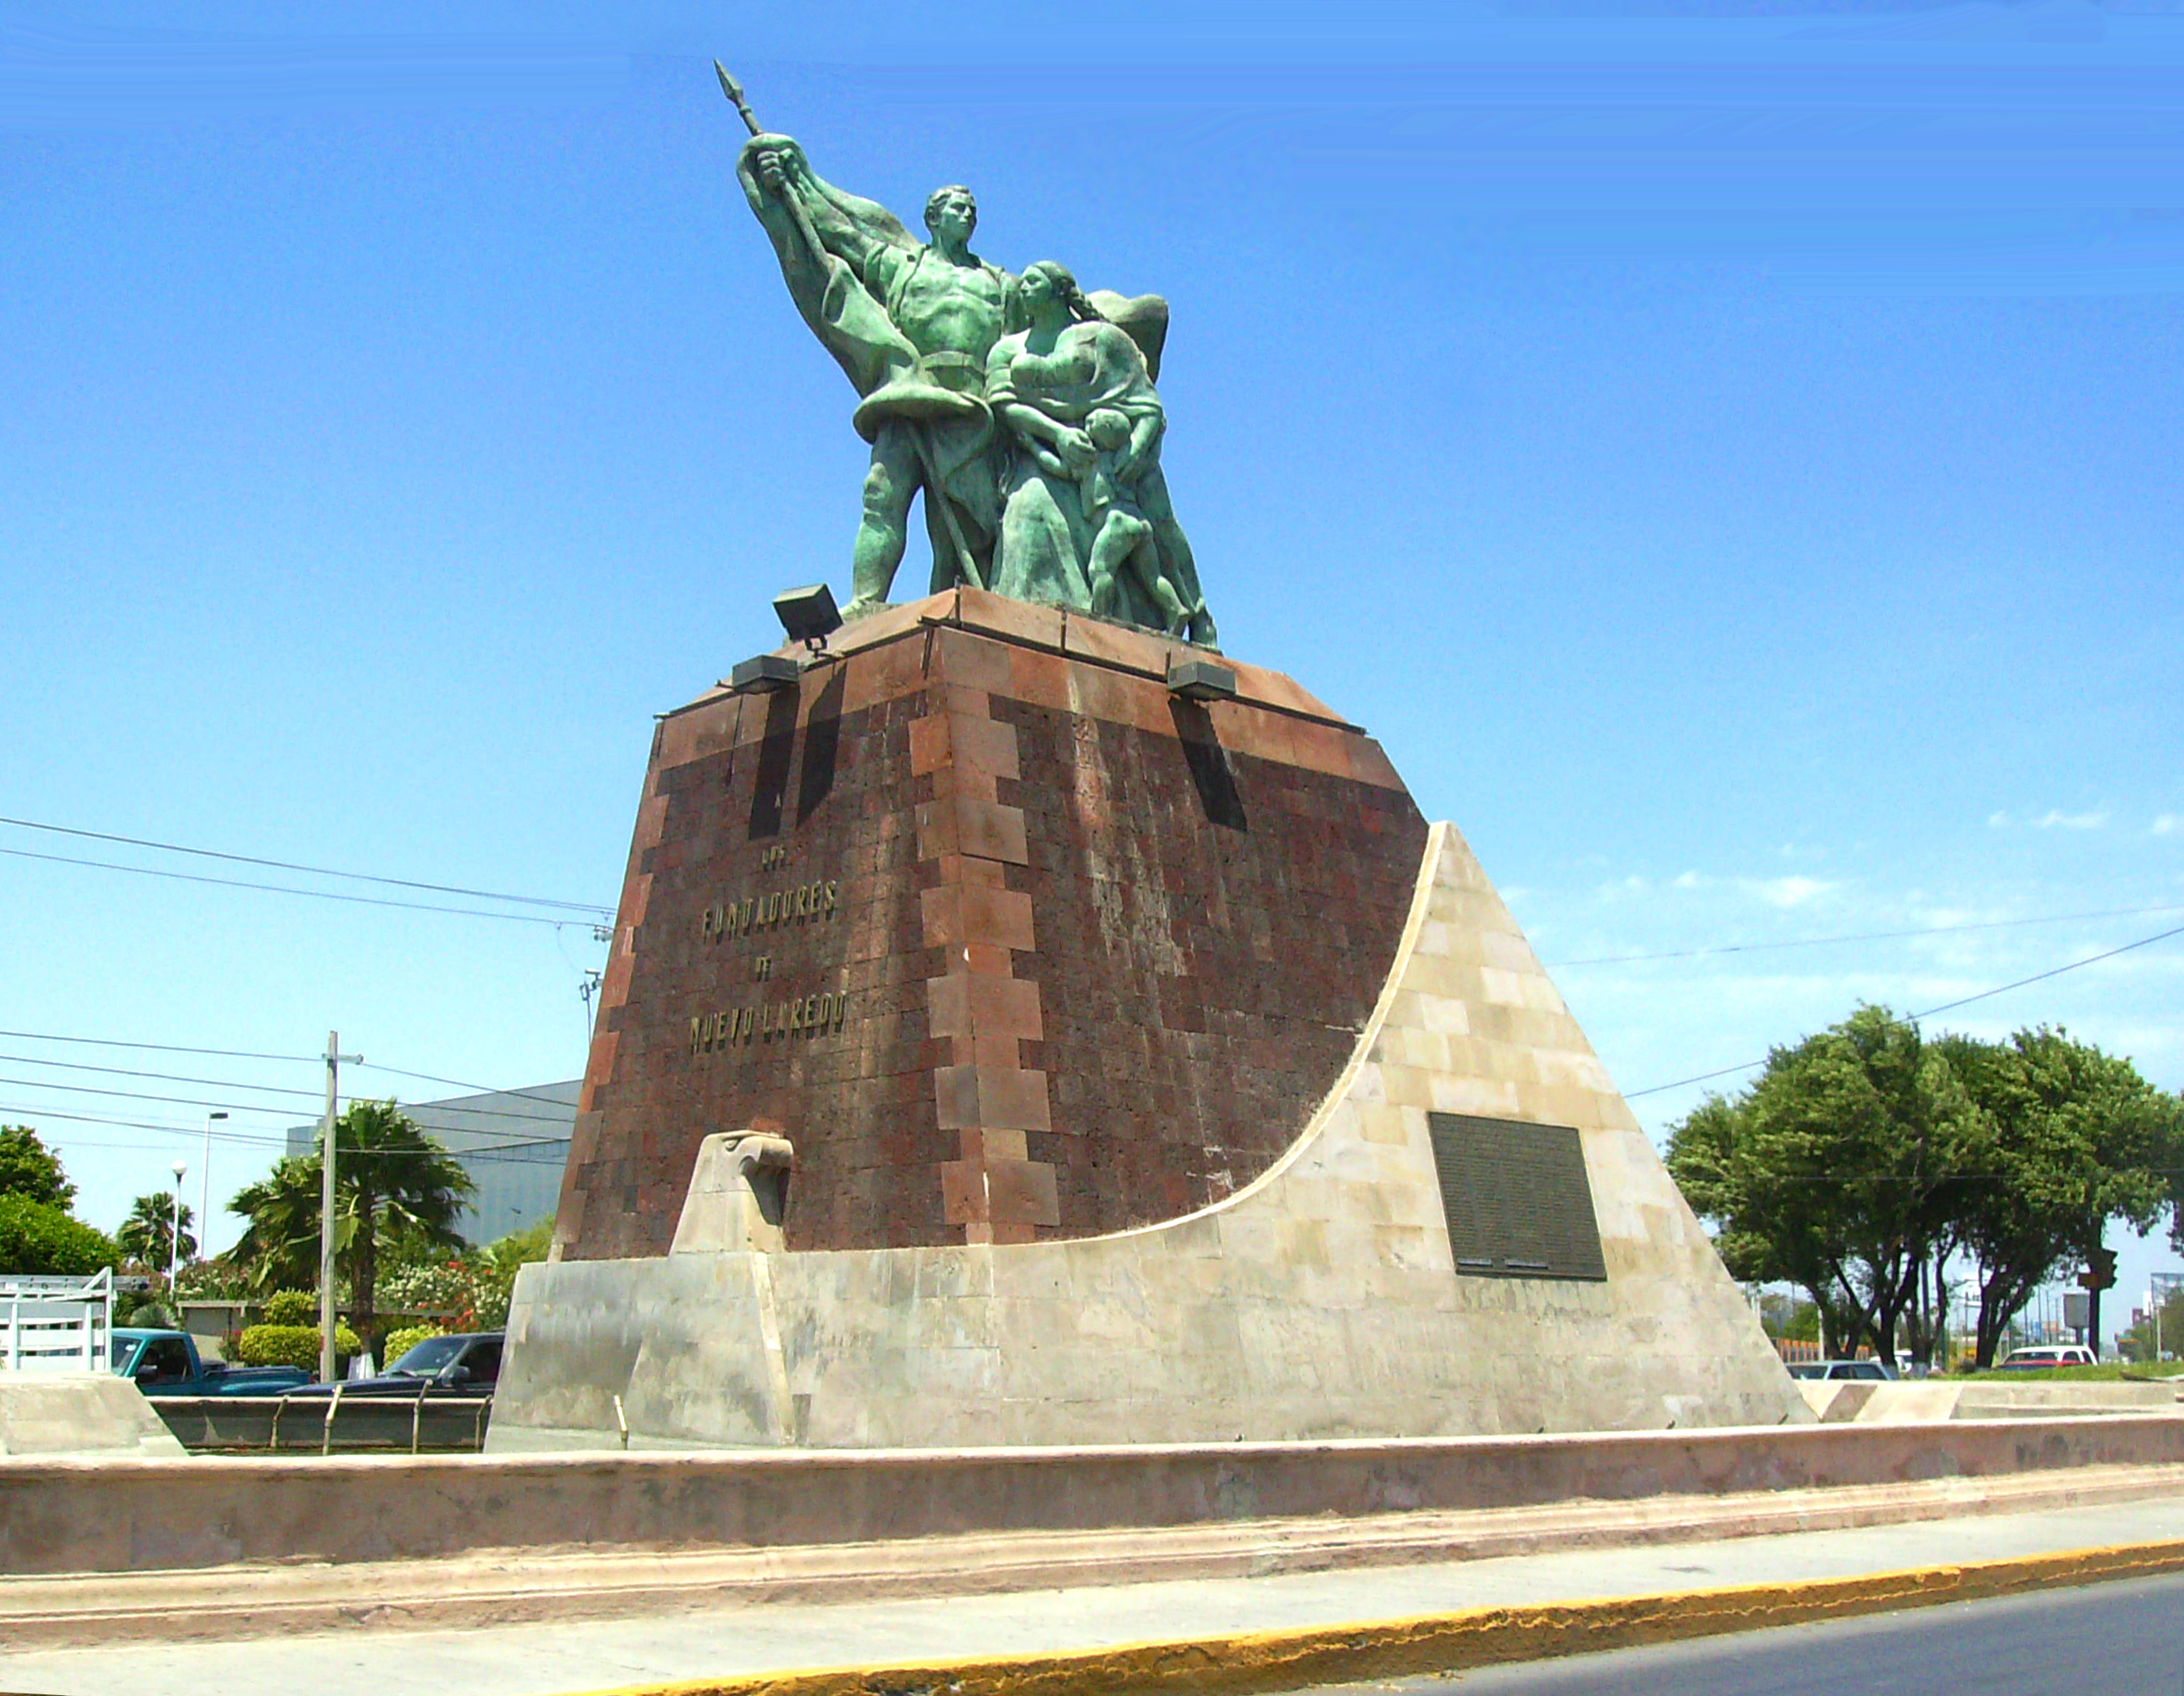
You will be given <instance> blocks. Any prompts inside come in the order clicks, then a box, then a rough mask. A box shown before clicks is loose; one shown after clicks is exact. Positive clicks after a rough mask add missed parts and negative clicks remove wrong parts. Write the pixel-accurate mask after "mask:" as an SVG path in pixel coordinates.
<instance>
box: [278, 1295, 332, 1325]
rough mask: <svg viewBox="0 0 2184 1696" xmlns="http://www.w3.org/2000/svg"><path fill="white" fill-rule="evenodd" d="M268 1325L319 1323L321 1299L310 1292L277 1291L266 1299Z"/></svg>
mask: <svg viewBox="0 0 2184 1696" xmlns="http://www.w3.org/2000/svg"><path fill="white" fill-rule="evenodd" d="M265 1322H266V1324H268V1325H307V1326H313V1327H316V1326H317V1325H318V1322H319V1298H318V1296H317V1294H316V1293H315V1292H313V1291H310V1290H276V1291H274V1293H272V1294H271V1295H270V1296H268V1297H266V1298H265Z"/></svg>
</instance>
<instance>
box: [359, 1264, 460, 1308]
mask: <svg viewBox="0 0 2184 1696" xmlns="http://www.w3.org/2000/svg"><path fill="white" fill-rule="evenodd" d="M470 1296H471V1274H470V1271H469V1269H468V1268H467V1267H466V1266H465V1264H464V1263H463V1262H462V1261H460V1260H427V1261H426V1262H425V1263H424V1264H423V1265H416V1266H404V1268H403V1269H402V1270H401V1271H398V1272H394V1273H391V1274H389V1275H388V1276H386V1277H384V1278H382V1279H381V1280H380V1281H379V1291H378V1297H379V1301H380V1304H381V1305H382V1306H385V1307H390V1308H409V1309H411V1310H415V1309H420V1308H424V1309H432V1308H463V1307H466V1306H468V1305H469V1304H470Z"/></svg>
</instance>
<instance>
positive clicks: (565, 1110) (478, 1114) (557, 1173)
mask: <svg viewBox="0 0 2184 1696" xmlns="http://www.w3.org/2000/svg"><path fill="white" fill-rule="evenodd" d="M581 1088H582V1080H580V1079H577V1078H571V1080H570V1081H569V1082H566V1083H541V1084H532V1085H528V1086H526V1087H524V1088H521V1089H497V1090H493V1091H491V1092H490V1093H487V1094H484V1095H458V1096H454V1097H451V1098H448V1100H446V1101H405V1102H404V1103H402V1110H403V1112H404V1113H406V1114H408V1115H409V1117H410V1118H411V1119H412V1120H415V1121H416V1123H417V1126H418V1127H419V1128H420V1129H421V1130H422V1131H424V1132H426V1133H427V1134H428V1135H430V1136H431V1137H432V1138H433V1139H434V1140H435V1141H437V1142H438V1143H441V1144H442V1145H443V1146H444V1147H445V1148H447V1150H448V1153H449V1154H453V1155H454V1157H455V1158H456V1159H458V1160H460V1162H461V1163H462V1167H463V1170H464V1171H466V1172H468V1173H469V1174H470V1176H471V1182H472V1183H474V1184H476V1186H477V1193H476V1195H474V1196H472V1197H471V1204H470V1206H469V1207H468V1208H467V1209H465V1210H464V1213H463V1216H462V1219H461V1221H460V1223H459V1224H458V1225H457V1226H455V1228H456V1229H457V1230H458V1231H460V1232H462V1234H463V1235H464V1236H465V1237H468V1238H469V1239H470V1240H471V1242H473V1243H490V1242H492V1241H493V1239H494V1238H495V1237H505V1236H507V1235H508V1233H509V1232H511V1231H521V1230H522V1229H523V1228H524V1227H525V1226H530V1225H536V1224H537V1223H538V1221H540V1220H542V1219H549V1218H551V1217H552V1216H553V1213H554V1208H555V1207H556V1206H557V1205H558V1204H560V1199H561V1169H562V1167H564V1166H565V1165H567V1164H568V1160H569V1138H570V1136H571V1133H572V1132H573V1131H574V1129H575V1126H576V1122H577V1091H578V1090H579V1089H581ZM318 1144H319V1127H318V1126H316V1125H296V1126H290V1127H289V1131H288V1152H289V1153H290V1154H312V1153H314V1152H315V1151H316V1149H317V1148H318Z"/></svg>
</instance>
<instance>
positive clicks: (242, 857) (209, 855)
mask: <svg viewBox="0 0 2184 1696" xmlns="http://www.w3.org/2000/svg"><path fill="white" fill-rule="evenodd" d="M0 825H13V826H15V828H16V829H18V830H24V831H51V832H53V834H54V835H56V836H64V837H83V838H85V839H86V840H87V841H90V842H120V843H122V844H123V845H125V847H129V848H156V849H158V850H159V851H160V852H161V853H163V854H194V855H196V856H197V857H198V858H199V859H224V860H227V861H229V862H230V863H231V864H233V865H262V866H266V867H269V868H270V869H271V870H275V871H303V872H309V874H310V875H311V876H315V877H345V878H348V879H349V880H351V881H354V882H358V883H382V884H386V885H387V886H388V887H391V888H395V889H422V890H426V891H429V892H432V894H435V895H469V896H474V897H476V898H478V899H480V900H483V901H512V902H515V903H516V904H518V905H520V906H525V907H558V908H561V909H565V910H567V911H570V912H575V913H599V914H604V915H606V916H607V917H608V918H612V917H613V916H614V909H613V908H611V907H602V906H600V905H599V904H598V903H597V902H593V901H554V900H551V899H549V898H547V897H545V896H543V895H507V894H503V893H502V892H500V891H499V890H494V889H466V888H464V887H462V886H461V885H460V884H454V883H420V882H417V881H415V880H414V879H411V878H407V877H382V876H377V875H376V873H372V872H369V871H337V870H333V869H332V868H331V867H329V866H323V865H298V864H296V863H295V862H294V861H292V860H286V859H258V858H257V857H256V856H255V855H253V854H223V853H221V852H220V850H219V849H217V848H187V847H185V846H183V845H182V844H181V843H180V842H153V841H152V840H150V839H148V838H147V837H120V836H114V835H113V834H112V833H110V832H109V831H83V830H76V829H75V828H73V827H71V826H67V825H42V824H40V823H38V822H37V821H36V820H34V819H8V818H0Z"/></svg>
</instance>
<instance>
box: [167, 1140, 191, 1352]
mask: <svg viewBox="0 0 2184 1696" xmlns="http://www.w3.org/2000/svg"><path fill="white" fill-rule="evenodd" d="M186 1171H189V1166H188V1165H187V1162H185V1161H181V1160H177V1161H175V1228H174V1232H173V1233H172V1234H171V1235H170V1236H169V1237H168V1238H167V1299H168V1300H170V1301H171V1302H174V1303H175V1321H176V1322H177V1323H179V1322H180V1321H181V1298H180V1297H178V1296H177V1295H175V1273H176V1272H178V1271H181V1265H182V1174H183V1173H184V1172H186Z"/></svg>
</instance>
